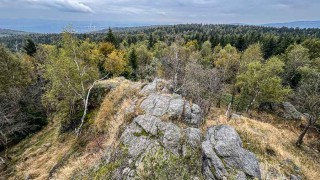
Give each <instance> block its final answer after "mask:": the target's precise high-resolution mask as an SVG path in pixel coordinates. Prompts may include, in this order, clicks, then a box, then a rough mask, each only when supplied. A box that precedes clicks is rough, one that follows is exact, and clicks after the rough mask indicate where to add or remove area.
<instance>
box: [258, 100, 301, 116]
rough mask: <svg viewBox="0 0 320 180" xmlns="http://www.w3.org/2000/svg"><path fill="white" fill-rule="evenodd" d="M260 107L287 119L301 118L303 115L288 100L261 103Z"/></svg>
mask: <svg viewBox="0 0 320 180" xmlns="http://www.w3.org/2000/svg"><path fill="white" fill-rule="evenodd" d="M260 109H261V110H264V111H268V112H272V113H274V114H276V115H278V116H280V117H282V118H284V119H287V120H301V119H303V118H304V117H305V116H304V115H303V114H302V113H301V112H299V111H298V110H297V109H296V108H295V107H294V106H293V105H292V104H291V103H290V102H281V103H263V104H261V105H260Z"/></svg>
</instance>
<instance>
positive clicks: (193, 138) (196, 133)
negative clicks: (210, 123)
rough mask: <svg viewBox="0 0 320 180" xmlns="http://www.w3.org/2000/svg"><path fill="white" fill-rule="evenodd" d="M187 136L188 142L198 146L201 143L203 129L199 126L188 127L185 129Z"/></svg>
mask: <svg viewBox="0 0 320 180" xmlns="http://www.w3.org/2000/svg"><path fill="white" fill-rule="evenodd" d="M185 136H186V141H187V143H188V144H189V145H190V146H191V147H193V148H197V147H200V145H201V136H202V135H201V131H200V129H197V128H187V129H186V130H185Z"/></svg>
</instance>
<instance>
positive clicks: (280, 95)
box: [0, 24, 320, 151]
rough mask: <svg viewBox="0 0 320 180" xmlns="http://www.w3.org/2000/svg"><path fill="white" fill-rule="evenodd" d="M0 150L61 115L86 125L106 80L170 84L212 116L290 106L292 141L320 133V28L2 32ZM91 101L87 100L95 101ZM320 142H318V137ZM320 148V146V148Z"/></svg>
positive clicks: (65, 127) (67, 126)
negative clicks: (297, 117)
mask: <svg viewBox="0 0 320 180" xmlns="http://www.w3.org/2000/svg"><path fill="white" fill-rule="evenodd" d="M0 42H1V45H0V69H1V71H0V127H1V128H0V150H3V151H5V150H6V149H7V148H9V147H11V146H13V145H14V144H17V143H18V142H20V141H21V140H23V139H24V138H26V137H28V136H29V135H32V134H34V133H36V132H37V131H39V130H41V129H42V128H44V127H45V126H46V125H47V124H48V123H50V121H52V120H53V119H59V129H60V133H61V134H63V133H66V132H75V136H77V135H79V134H80V133H81V130H82V128H83V126H84V125H85V124H90V122H88V118H87V116H88V114H90V112H91V110H92V106H93V105H92V102H90V100H91V98H89V97H90V95H91V94H90V93H91V90H92V88H93V87H94V86H95V84H96V83H97V82H99V81H101V80H105V79H110V78H114V77H120V76H122V77H125V78H126V79H128V80H131V81H140V82H151V81H153V80H154V79H155V78H163V79H166V80H169V81H171V82H172V84H173V87H172V89H173V92H174V93H176V94H180V95H182V96H184V97H187V98H188V99H190V100H191V101H192V102H194V103H196V104H198V105H199V106H200V107H201V109H203V111H204V114H205V115H206V114H208V113H209V112H210V110H211V109H212V108H215V107H218V108H222V109H224V110H225V114H226V116H227V118H231V116H232V114H233V113H240V114H246V115H247V116H249V117H250V116H251V113H254V112H262V111H267V112H270V113H271V112H272V111H271V110H270V108H271V107H272V106H273V105H274V104H277V103H281V102H290V103H291V104H293V105H294V106H295V107H296V108H297V109H298V110H299V111H300V112H302V113H304V115H305V117H306V118H307V122H308V123H307V124H305V126H304V127H301V128H300V130H301V133H300V135H299V136H297V137H296V141H295V145H296V146H297V147H300V146H302V145H303V140H304V137H305V135H306V134H307V133H308V132H309V131H310V130H311V129H312V130H314V129H315V131H316V132H317V133H319V132H320V131H319V129H320V29H293V28H269V27H260V26H241V25H202V24H186V25H174V26H151V27H139V28H118V29H110V28H109V29H108V30H105V31H101V32H96V33H87V34H77V33H75V32H74V30H73V28H72V27H66V28H65V30H64V31H63V32H61V34H29V35H16V36H7V37H0ZM89 99H90V100H89ZM318 143H319V142H318ZM318 147H320V143H319V145H318Z"/></svg>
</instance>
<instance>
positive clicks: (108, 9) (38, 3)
mask: <svg viewBox="0 0 320 180" xmlns="http://www.w3.org/2000/svg"><path fill="white" fill-rule="evenodd" d="M14 2H19V8H20V7H21V8H20V9H21V11H20V12H18V11H15V12H12V14H14V15H15V16H18V15H16V14H15V13H17V14H19V13H20V14H22V15H21V16H22V17H23V9H24V10H25V11H24V12H27V11H28V12H29V11H30V7H33V8H32V10H34V14H36V15H35V16H36V17H38V16H39V15H40V16H43V17H44V18H46V16H48V14H49V12H48V13H47V14H43V13H42V14H41V11H40V10H38V11H37V8H39V9H40V8H42V9H44V8H50V9H51V10H50V13H51V17H55V14H56V16H57V17H61V16H66V18H69V19H74V20H80V21H81V20H90V21H93V20H103V21H104V20H106V21H107V20H114V21H123V22H135V23H140V22H141V23H144V22H152V23H154V24H163V23H171V24H172V23H191V22H192V23H234V22H237V23H257V24H259V23H260V24H261V23H268V22H279V21H281V22H283V21H291V20H316V19H317V18H320V16H319V13H318V12H319V10H318V9H319V8H320V1H319V0H304V1H301V0H15V1H13V0H0V16H3V15H6V17H10V14H9V15H8V13H9V12H8V11H7V12H6V13H7V14H5V12H4V11H2V12H1V10H2V9H3V10H4V9H5V8H1V6H4V5H3V4H7V8H6V9H10V4H14ZM16 4H17V3H15V6H17V5H16ZM20 4H21V5H20ZM28 8H29V9H28ZM12 9H14V8H12ZM26 9H27V10H26ZM58 11H63V13H59V12H58ZM37 12H39V13H38V14H37ZM69 12H84V13H83V14H82V15H80V14H75V13H69ZM93 12H94V13H93ZM85 13H91V14H90V15H89V16H88V15H87V14H85ZM61 14H63V15H61Z"/></svg>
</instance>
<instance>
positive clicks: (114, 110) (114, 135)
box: [54, 78, 140, 180]
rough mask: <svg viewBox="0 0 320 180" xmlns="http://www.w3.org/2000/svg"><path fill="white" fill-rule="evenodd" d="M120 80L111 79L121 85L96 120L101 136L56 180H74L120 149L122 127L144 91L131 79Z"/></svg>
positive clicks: (57, 174) (92, 141)
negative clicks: (138, 93)
mask: <svg viewBox="0 0 320 180" xmlns="http://www.w3.org/2000/svg"><path fill="white" fill-rule="evenodd" d="M117 80H118V78H117V79H112V80H111V81H113V83H114V82H115V81H116V82H117V83H118V85H117V87H116V88H114V89H113V90H112V91H111V92H110V93H109V94H108V95H107V96H106V97H105V99H104V101H103V102H102V105H101V107H100V109H99V111H98V114H97V117H96V118H95V121H94V124H95V125H96V126H97V128H98V131H99V134H98V135H97V137H94V138H92V139H91V140H90V142H89V143H88V144H87V145H86V147H85V150H84V151H83V152H82V153H81V155H80V156H74V157H71V158H69V160H68V161H67V162H66V163H65V165H64V166H63V168H60V169H59V170H58V171H57V172H56V173H55V176H54V178H55V179H59V180H60V179H71V177H72V176H73V175H74V174H75V173H77V172H83V170H86V169H90V168H91V167H92V166H94V165H96V164H98V163H99V162H100V161H101V159H102V158H103V157H104V156H105V155H106V154H105V153H106V152H105V150H106V149H110V148H112V147H115V146H117V143H118V141H117V139H118V136H119V132H120V130H121V127H122V125H123V124H124V123H126V122H127V121H128V116H130V113H131V112H128V109H130V107H131V106H132V105H133V104H134V103H135V102H136V94H137V92H138V90H140V87H139V86H137V87H135V86H134V85H135V84H133V83H131V82H130V83H129V81H127V80H125V81H124V82H118V81H117ZM120 81H122V80H121V79H120ZM106 83H108V82H106ZM132 86H134V87H132ZM133 111H134V109H133ZM130 120H131V118H130Z"/></svg>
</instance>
